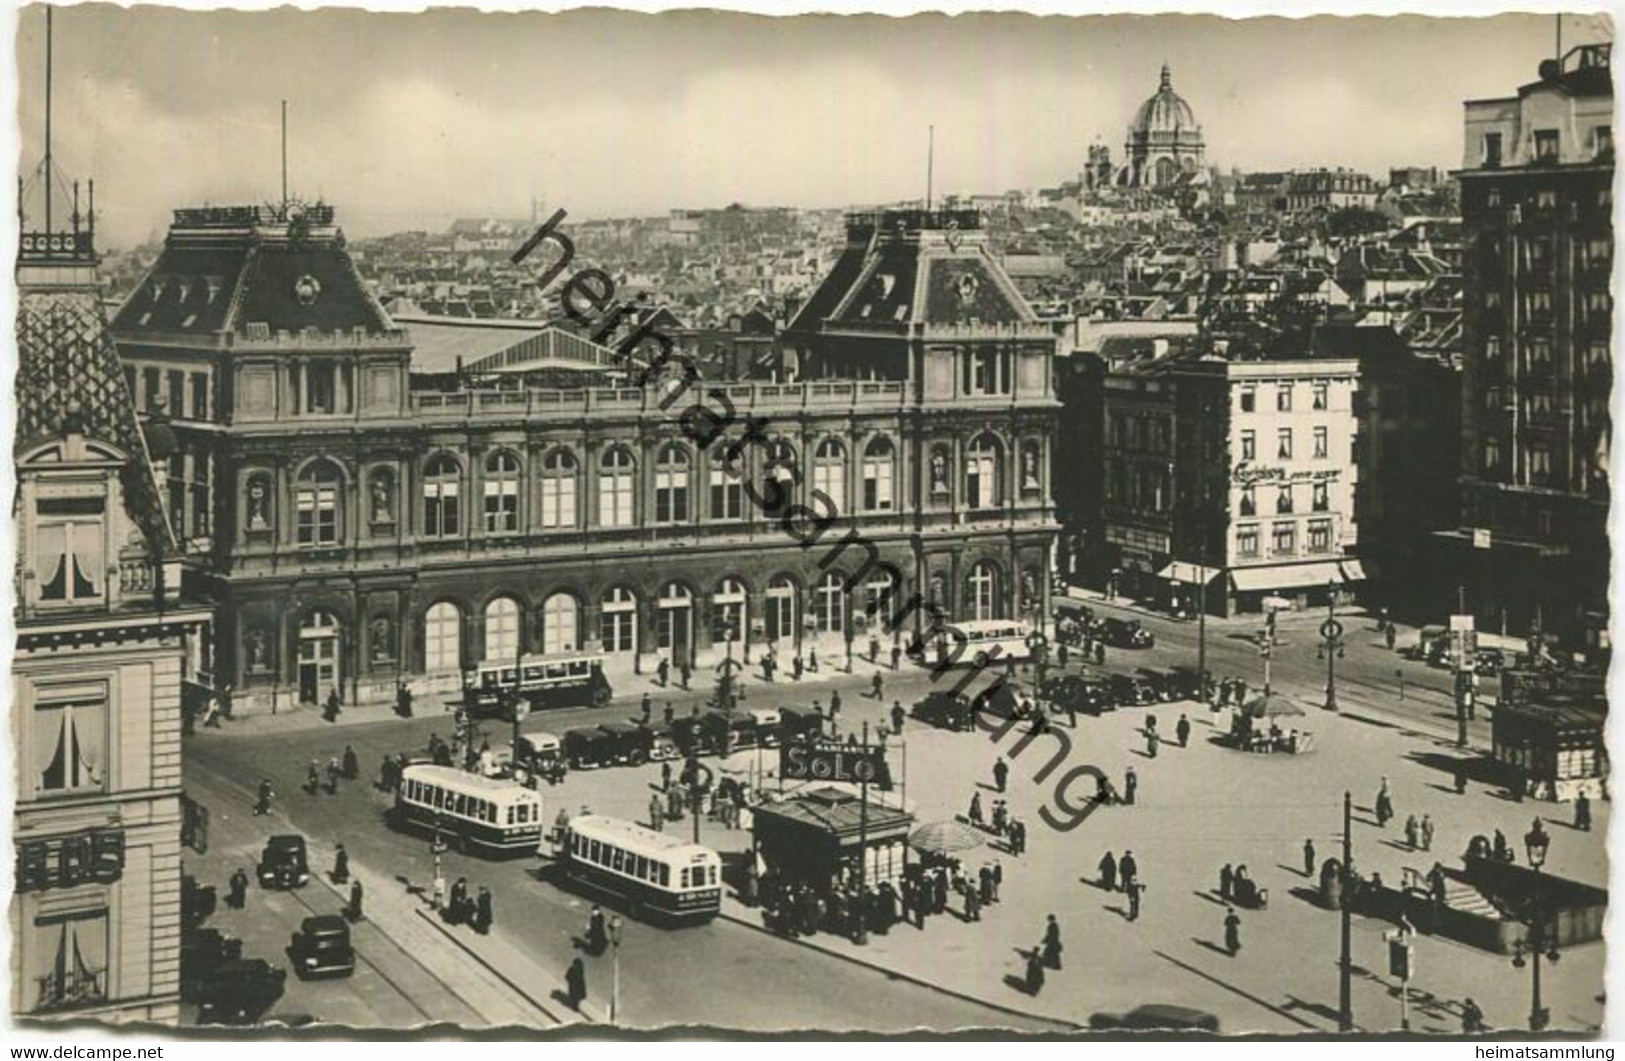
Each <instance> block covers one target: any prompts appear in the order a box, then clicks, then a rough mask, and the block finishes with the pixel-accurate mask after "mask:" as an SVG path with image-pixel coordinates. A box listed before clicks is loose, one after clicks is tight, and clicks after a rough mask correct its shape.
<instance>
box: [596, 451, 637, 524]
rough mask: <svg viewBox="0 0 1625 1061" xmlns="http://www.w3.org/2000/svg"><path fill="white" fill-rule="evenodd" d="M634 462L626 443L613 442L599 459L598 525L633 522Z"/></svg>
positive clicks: (635, 467) (635, 463)
mask: <svg viewBox="0 0 1625 1061" xmlns="http://www.w3.org/2000/svg"><path fill="white" fill-rule="evenodd" d="M636 470H637V462H636V461H634V460H633V459H632V454H631V453H629V452H627V450H626V449H625V447H622V446H616V447H614V448H613V449H611V450H609V451H608V452H606V453H605V454H604V455H603V456H602V457H601V458H599V461H598V525H599V526H601V527H630V526H632V518H633V517H632V499H633V495H634V486H635V483H636Z"/></svg>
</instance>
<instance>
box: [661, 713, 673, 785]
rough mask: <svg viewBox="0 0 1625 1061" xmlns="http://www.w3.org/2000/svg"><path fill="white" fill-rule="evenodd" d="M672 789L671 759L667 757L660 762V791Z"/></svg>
mask: <svg viewBox="0 0 1625 1061" xmlns="http://www.w3.org/2000/svg"><path fill="white" fill-rule="evenodd" d="M667 710H670V707H669V706H668V707H667ZM670 789H671V760H670V759H667V760H666V761H665V762H663V763H661V764H660V791H662V792H667V791H670Z"/></svg>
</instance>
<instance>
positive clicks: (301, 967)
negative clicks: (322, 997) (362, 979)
mask: <svg viewBox="0 0 1625 1061" xmlns="http://www.w3.org/2000/svg"><path fill="white" fill-rule="evenodd" d="M288 960H289V961H290V962H292V963H293V971H294V973H295V975H297V976H298V977H299V979H301V980H309V979H311V978H313V977H318V976H349V975H350V974H351V973H353V972H355V950H354V949H353V948H352V947H351V946H350V924H349V922H347V921H345V920H344V918H342V917H340V916H339V915H337V914H323V915H321V916H319V917H307V918H305V920H304V921H303V922H302V923H301V924H300V926H299V931H298V932H295V933H294V934H293V939H292V940H291V941H290V942H289V944H288Z"/></svg>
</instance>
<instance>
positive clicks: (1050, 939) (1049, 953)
mask: <svg viewBox="0 0 1625 1061" xmlns="http://www.w3.org/2000/svg"><path fill="white" fill-rule="evenodd" d="M1044 964H1045V965H1047V966H1049V967H1050V968H1051V969H1059V968H1060V967H1061V926H1060V924H1059V923H1058V922H1057V921H1056V920H1055V915H1054V914H1050V915H1049V920H1048V921H1047V922H1045V924H1044Z"/></svg>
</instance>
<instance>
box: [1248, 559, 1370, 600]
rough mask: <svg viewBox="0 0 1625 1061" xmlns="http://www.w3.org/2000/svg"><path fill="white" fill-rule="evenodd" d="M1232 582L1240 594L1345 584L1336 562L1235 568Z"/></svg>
mask: <svg viewBox="0 0 1625 1061" xmlns="http://www.w3.org/2000/svg"><path fill="white" fill-rule="evenodd" d="M1230 581H1231V582H1233V583H1235V586H1236V591H1237V592H1238V593H1254V592H1258V591H1261V590H1272V589H1319V588H1321V587H1323V586H1325V585H1326V583H1328V582H1336V583H1338V584H1339V585H1341V584H1342V582H1343V575H1342V572H1340V571H1338V569H1337V564H1336V562H1335V561H1330V560H1328V561H1325V562H1323V563H1314V564H1273V565H1270V566H1268V567H1233V568H1231V569H1230Z"/></svg>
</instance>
